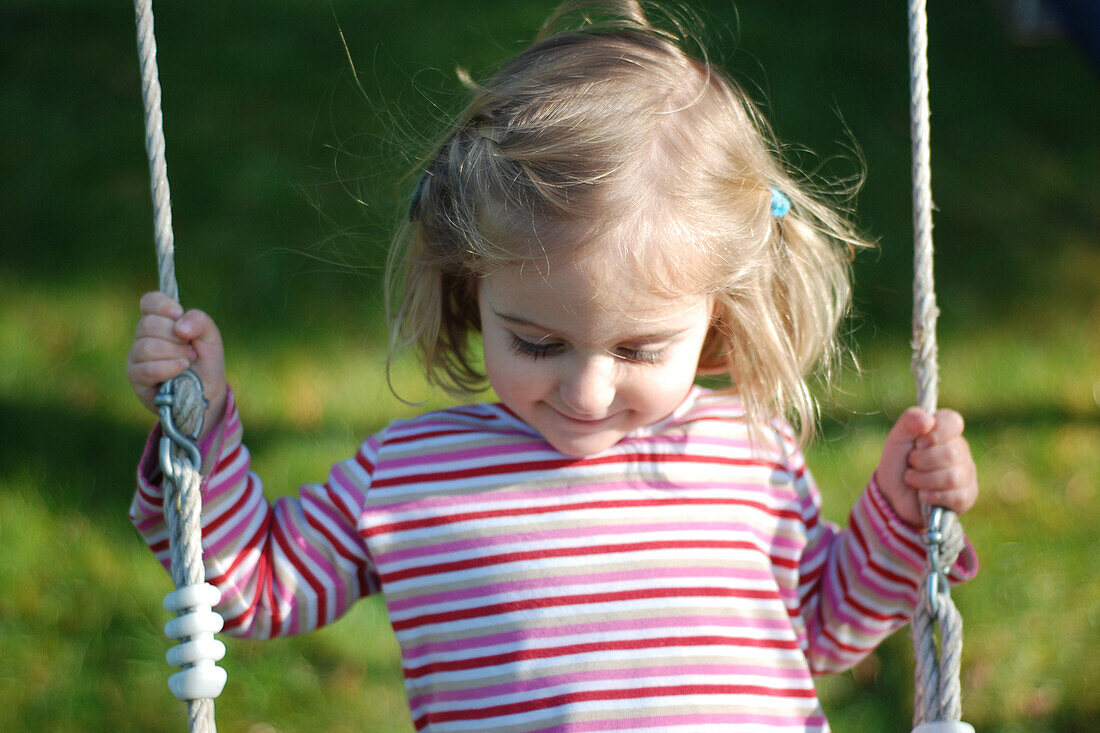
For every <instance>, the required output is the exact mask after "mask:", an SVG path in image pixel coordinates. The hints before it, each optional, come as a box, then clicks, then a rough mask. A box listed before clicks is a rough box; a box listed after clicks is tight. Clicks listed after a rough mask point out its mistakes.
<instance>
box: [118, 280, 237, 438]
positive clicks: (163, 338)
mask: <svg viewBox="0 0 1100 733" xmlns="http://www.w3.org/2000/svg"><path fill="white" fill-rule="evenodd" d="M189 367H190V369H191V370H192V371H194V372H195V374H197V375H198V377H199V379H201V380H202V386H203V396H204V397H205V398H206V400H207V402H208V403H209V405H208V406H207V408H206V416H205V418H204V420H203V428H202V435H200V436H199V438H200V439H201V438H204V437H206V435H207V434H208V433H209V432H210V431H211V430H213V429H214V428H215V427H216V426H217V425H218V424H219V423H220V422H221V420H222V417H224V415H225V401H226V388H225V352H224V351H223V350H222V337H221V334H220V333H219V332H218V327H217V326H216V325H214V321H213V319H211V318H210V316H208V315H206V314H205V313H203V312H202V311H200V310H189V311H187V312H186V313H185V312H184V311H183V308H182V307H181V306H180V304H179V303H177V302H176V301H174V300H172V299H171V298H169V297H168V296H167V295H165V294H164V293H159V292H154V293H146V294H145V295H144V296H142V298H141V320H139V321H138V325H137V333H136V335H135V336H134V343H133V344H132V345H131V346H130V354H129V356H128V357H127V359H126V376H127V377H128V378H129V379H130V385H131V386H132V387H133V388H134V393H135V394H137V396H138V399H139V400H141V404H143V405H145V407H146V408H147V409H148V410H149V411H150V412H152V413H153V414H158V413H157V407H156V405H155V404H154V403H153V400H154V398H155V397H156V396H157V392H158V391H159V389H160V385H161V383H163V382H167V381H168V380H169V379H172V378H173V377H176V376H178V375H179V374H180V373H181V372H183V371H184V370H185V369H187V368H189Z"/></svg>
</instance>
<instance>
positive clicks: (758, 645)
mask: <svg viewBox="0 0 1100 733" xmlns="http://www.w3.org/2000/svg"><path fill="white" fill-rule="evenodd" d="M698 646H726V647H739V648H743V647H751V648H754V649H785V650H788V651H795V650H797V649H798V648H799V647H798V643H797V642H796V641H793V640H789V639H756V638H751V637H738V636H677V637H662V638H657V639H614V640H608V641H598V642H587V643H584V644H567V645H565V646H553V647H527V648H524V649H516V650H515V651H512V652H508V653H506V654H490V655H487V656H484V657H473V658H470V659H452V660H450V661H446V662H434V663H432V664H425V665H424V666H423V667H415V668H412V669H410V668H408V667H406V668H405V677H406V678H407V679H420V678H421V677H427V676H428V675H431V674H438V673H441V672H457V671H462V670H471V669H482V668H485V667H495V666H497V665H502V664H515V663H517V662H524V661H530V660H533V659H553V658H555V657H569V656H576V655H581V654H591V653H593V652H612V651H624V650H630V651H641V650H647V649H674V648H678V647H698Z"/></svg>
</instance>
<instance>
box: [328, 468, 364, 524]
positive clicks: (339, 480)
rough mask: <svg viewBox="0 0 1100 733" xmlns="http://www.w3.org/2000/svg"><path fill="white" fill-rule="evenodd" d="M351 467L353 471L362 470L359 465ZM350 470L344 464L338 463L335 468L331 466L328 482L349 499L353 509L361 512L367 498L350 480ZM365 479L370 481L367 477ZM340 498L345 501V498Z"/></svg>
mask: <svg viewBox="0 0 1100 733" xmlns="http://www.w3.org/2000/svg"><path fill="white" fill-rule="evenodd" d="M353 465H354V468H355V469H358V470H360V471H362V470H363V469H362V466H360V465H359V464H357V463H356V464H353ZM350 470H352V469H350V468H348V467H347V466H346V464H344V463H339V464H337V465H336V466H333V468H332V471H331V472H330V477H329V481H330V483H332V484H333V485H334V486H335V487H338V488H339V489H340V491H341V492H343V494H345V495H346V496H348V497H351V501H352V502H353V503H354V506H355V508H356V509H357V510H358V511H360V512H361V511H362V509H363V504H365V503H366V501H367V497H366V496H365V495H364V494H363V492H362V491H360V490H359V484H358V482H356V481H355V479H354V478H352V476H351V474H350ZM366 478H367V480H369V479H370V477H369V476H367V477H366ZM337 494H338V495H339V494H340V492H337ZM340 498H341V499H342V500H345V499H346V497H345V496H340Z"/></svg>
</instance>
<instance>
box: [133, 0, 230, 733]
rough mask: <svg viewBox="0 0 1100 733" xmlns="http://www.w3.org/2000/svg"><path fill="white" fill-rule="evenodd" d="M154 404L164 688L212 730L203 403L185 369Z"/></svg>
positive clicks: (139, 15)
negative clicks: (163, 566) (164, 571)
mask: <svg viewBox="0 0 1100 733" xmlns="http://www.w3.org/2000/svg"><path fill="white" fill-rule="evenodd" d="M134 12H135V16H136V22H137V44H138V56H139V59H140V63H141V87H142V99H143V103H144V108H145V150H146V153H147V154H148V157H149V177H150V184H151V189H152V195H153V218H154V223H155V232H154V239H155V242H156V254H157V268H158V273H159V280H160V290H161V292H163V293H164V294H165V295H167V296H168V297H170V298H172V299H173V300H177V301H178V300H179V287H178V285H177V283H176V273H175V264H174V259H173V256H174V237H173V234H172V209H171V203H170V196H169V190H168V167H167V164H166V162H165V157H164V127H163V119H162V115H161V106H160V94H161V92H160V81H159V80H158V74H157V59H156V55H157V46H156V39H155V38H154V35H153V8H152V0H135V2H134ZM156 404H157V405H158V407H159V411H160V416H161V428H162V431H163V432H164V433H165V437H163V438H162V439H161V444H160V464H161V471H162V473H163V474H164V477H165V479H164V483H163V486H164V516H165V520H166V522H167V524H168V531H169V546H170V553H171V561H172V567H171V574H172V580H173V581H174V583H175V585H176V588H177V590H176V591H175V592H173V593H169V594H168V596H167V597H166V598H165V607H166V608H168V610H170V611H176V612H179V614H180V615H178V616H177V617H176V618H174V619H172V620H171V621H169V622H168V624H167V625H166V627H165V633H166V634H167V635H168V636H170V637H172V638H174V639H181V640H183V643H181V644H180V645H178V646H176V647H174V648H173V649H171V650H170V651H169V653H168V661H169V662H170V663H172V664H175V665H177V666H181V667H183V671H181V672H179V673H177V674H175V675H173V676H172V678H171V679H170V680H169V687H170V688H171V689H172V692H173V693H174V694H175V695H176V697H177V698H179V699H181V700H186V701H187V714H188V720H189V726H190V730H191V731H192V733H214V731H215V730H216V726H215V723H214V700H213V698H214V697H216V696H217V695H218V694H219V693H220V692H221V689H222V687H223V686H224V684H225V672H224V670H221V669H220V668H218V667H216V666H214V662H215V661H217V660H218V659H221V657H222V655H224V653H225V647H224V646H223V645H222V644H221V642H218V641H215V640H214V638H213V634H214V632H216V631H220V630H221V625H222V619H221V617H220V616H218V615H217V614H215V613H213V612H212V610H211V608H212V606H214V605H215V604H216V603H217V602H218V597H217V596H218V595H219V594H218V592H217V589H215V588H213V586H209V585H206V584H205V583H204V580H205V569H204V567H203V561H202V525H201V522H200V518H201V514H202V507H201V482H202V478H201V475H200V470H201V467H202V458H201V455H200V454H199V451H198V448H197V447H196V446H195V443H194V440H195V439H196V438H197V437H198V435H199V433H200V432H201V429H202V418H203V413H204V412H205V409H206V402H205V400H204V399H203V395H202V383H201V382H200V381H199V379H198V377H196V376H195V374H194V373H193V372H191V371H190V370H188V371H187V372H184V374H181V375H180V376H179V377H177V378H175V379H173V380H172V381H170V382H166V383H165V384H164V385H162V387H161V391H160V394H159V395H158V396H157V398H156Z"/></svg>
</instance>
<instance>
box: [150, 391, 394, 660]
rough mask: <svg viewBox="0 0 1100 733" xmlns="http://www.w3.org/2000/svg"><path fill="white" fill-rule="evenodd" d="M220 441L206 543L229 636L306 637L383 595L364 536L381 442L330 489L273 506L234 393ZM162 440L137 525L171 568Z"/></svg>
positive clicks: (334, 476)
mask: <svg viewBox="0 0 1100 733" xmlns="http://www.w3.org/2000/svg"><path fill="white" fill-rule="evenodd" d="M214 435H215V436H216V439H214V440H213V441H211V444H210V445H206V446H202V447H203V448H204V449H205V452H207V453H208V454H209V456H208V458H207V461H206V462H207V463H208V464H210V463H212V465H213V468H212V470H211V471H210V473H209V475H207V476H205V477H204V478H203V482H202V502H203V508H202V546H203V561H204V563H205V566H206V578H207V582H209V583H212V584H213V585H215V586H217V587H218V588H219V590H221V592H222V601H221V603H220V604H219V606H218V609H217V610H218V611H219V612H220V613H221V614H222V616H223V617H224V618H225V632H226V633H229V634H233V635H237V636H248V637H253V638H261V639H262V638H270V637H274V636H283V635H290V634H300V633H304V632H307V631H310V630H311V629H314V628H317V627H318V626H322V625H324V624H327V623H330V622H331V621H333V620H335V619H336V618H338V617H339V616H340V615H341V614H343V613H344V612H345V611H347V609H348V608H349V607H350V605H351V604H352V603H353V602H354V601H355V600H356V599H358V598H360V597H362V596H364V595H367V594H369V593H372V592H374V591H376V590H377V588H378V580H377V576H376V574H375V572H374V566H373V563H372V561H371V558H370V555H369V553H368V551H367V548H366V545H365V544H364V543H363V540H362V538H361V536H360V535H359V531H358V523H359V518H360V515H361V513H362V506H363V502H364V499H365V495H366V489H367V486H368V485H369V483H370V476H371V469H372V467H373V464H372V463H371V458H370V453H371V451H372V445H373V442H372V441H367V442H366V443H364V444H363V445H362V446H361V447H360V449H359V450H358V452H357V453H356V455H355V456H354V457H353V458H351V459H349V460H347V461H343V462H341V463H338V464H336V465H335V466H333V468H332V470H331V471H330V473H329V477H328V481H326V482H325V483H323V484H307V485H305V486H303V487H301V489H300V493H299V495H298V496H297V497H283V498H280V499H279V500H277V501H276V502H275V503H274V505H271V504H269V503H268V501H267V500H266V499H265V498H264V493H263V486H262V484H261V482H260V479H259V478H258V477H257V476H256V475H255V474H253V473H252V472H251V471H250V470H249V468H250V456H249V453H248V449H247V448H246V447H245V445H244V444H243V443H242V442H241V438H242V427H241V420H240V415H239V413H238V411H237V408H236V403H235V400H234V398H233V395H232V393H230V395H229V400H228V404H227V407H226V417H225V420H224V423H223V424H222V425H221V426H220V430H217V431H215V432H214ZM158 440H159V429H158V431H157V432H155V433H154V434H153V437H152V438H151V439H150V441H149V445H148V446H147V448H146V451H145V454H144V456H143V458H142V460H141V463H140V465H139V467H138V488H137V492H136V494H135V495H134V500H133V503H132V505H131V507H130V519H131V521H132V522H133V523H134V525H135V526H136V527H137V529H138V531H139V532H140V533H141V535H142V537H143V538H144V539H145V541H146V543H147V544H148V545H149V547H150V549H151V550H152V551H153V552H154V554H155V555H156V556H157V559H158V560H160V562H161V564H163V565H164V566H165V567H168V564H169V562H170V555H169V549H168V528H167V525H166V523H165V520H164V512H163V491H162V489H161V487H160V483H161V474H160V468H159V466H158V464H157V459H156V445H157V441H158Z"/></svg>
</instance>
